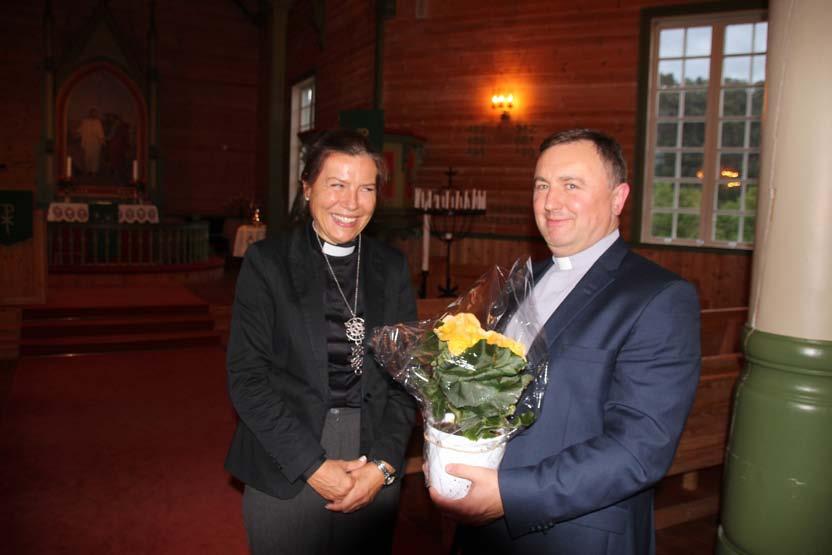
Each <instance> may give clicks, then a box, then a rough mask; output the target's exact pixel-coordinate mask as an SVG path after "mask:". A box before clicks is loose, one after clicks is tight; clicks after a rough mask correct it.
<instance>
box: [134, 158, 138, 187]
mask: <svg viewBox="0 0 832 555" xmlns="http://www.w3.org/2000/svg"><path fill="white" fill-rule="evenodd" d="M138 181H139V161H138V160H133V183H136V182H138Z"/></svg>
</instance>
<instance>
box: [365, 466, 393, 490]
mask: <svg viewBox="0 0 832 555" xmlns="http://www.w3.org/2000/svg"><path fill="white" fill-rule="evenodd" d="M370 462H372V463H373V464H374V465H376V466H377V467H378V469H379V470H381V473H382V474H384V487H387V486H389V485H390V484H392V483H393V482H395V481H396V471H395V470H394V471H393V472H390V471H389V470H387V465H386V464H385V463H384V461H380V460H378V459H373V460H372V461H370Z"/></svg>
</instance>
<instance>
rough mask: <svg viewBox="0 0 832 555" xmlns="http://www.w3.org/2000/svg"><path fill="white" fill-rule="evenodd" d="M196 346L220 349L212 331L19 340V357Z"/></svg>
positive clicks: (217, 337)
mask: <svg viewBox="0 0 832 555" xmlns="http://www.w3.org/2000/svg"><path fill="white" fill-rule="evenodd" d="M198 346H219V334H218V333H217V332H215V331H184V332H171V333H165V332H157V333H140V334H122V335H108V336H95V337H62V338H49V339H38V338H35V339H22V340H21V341H20V354H21V355H23V356H45V355H70V354H82V353H104V352H113V351H136V350H157V349H179V348H183V347H198Z"/></svg>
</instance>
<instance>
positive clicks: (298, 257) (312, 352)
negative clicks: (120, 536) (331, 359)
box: [288, 226, 329, 392]
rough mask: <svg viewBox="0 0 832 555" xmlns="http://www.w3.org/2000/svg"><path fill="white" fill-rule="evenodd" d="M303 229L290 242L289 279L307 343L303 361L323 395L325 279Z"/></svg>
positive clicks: (325, 376)
mask: <svg viewBox="0 0 832 555" xmlns="http://www.w3.org/2000/svg"><path fill="white" fill-rule="evenodd" d="M306 234H307V228H306V226H302V227H301V226H299V227H296V228H295V229H294V230H293V231H292V235H291V237H290V238H289V268H288V270H289V275H290V276H291V280H292V288H293V290H294V293H295V296H296V298H297V300H298V307H299V308H300V314H301V320H302V321H303V322H302V324H303V326H302V328H303V329H304V330H305V331H306V333H307V336H308V340H309V351H308V353H307V356H306V359H307V361H308V364H309V366H310V367H311V368H314V371H313V372H312V373H313V374H315V375H316V376H317V379H318V380H319V386H320V387H321V390H322V391H327V392H328V391H329V376H328V369H327V349H326V320H325V316H324V303H323V298H324V297H323V296H324V278H325V277H326V276H322V275H321V274H320V272H318V271H317V269H316V265H315V256H317V253H315V252H314V251H312V249H311V248H310V245H309V241H308V237H307V236H306ZM310 377H311V378H312V379H314V376H310Z"/></svg>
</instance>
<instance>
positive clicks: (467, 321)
mask: <svg viewBox="0 0 832 555" xmlns="http://www.w3.org/2000/svg"><path fill="white" fill-rule="evenodd" d="M433 331H434V333H436V336H437V337H438V338H439V339H441V340H442V341H445V342H446V343H447V344H448V350H449V351H450V352H451V354H452V355H454V356H457V355H461V354H462V353H464V352H465V350H466V349H469V348H471V347H473V346H474V345H476V343H477V341H479V340H481V339H485V337H486V333H485V330H484V329H482V326H481V325H480V321H479V320H477V317H476V316H474V315H473V314H471V313H470V312H462V313H460V314H456V315H452V316H451V315H449V316H445V317H444V318H443V319H442V325H441V326H439V327H437V328H436V329H434V330H433Z"/></svg>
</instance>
